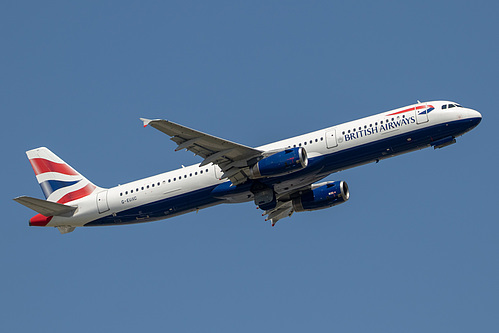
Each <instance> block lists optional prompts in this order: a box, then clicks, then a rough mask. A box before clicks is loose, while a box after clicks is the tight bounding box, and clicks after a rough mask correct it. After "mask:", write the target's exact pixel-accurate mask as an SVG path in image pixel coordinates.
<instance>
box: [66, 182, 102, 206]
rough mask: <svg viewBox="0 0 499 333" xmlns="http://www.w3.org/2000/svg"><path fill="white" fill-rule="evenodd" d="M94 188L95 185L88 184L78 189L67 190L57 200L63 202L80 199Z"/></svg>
mask: <svg viewBox="0 0 499 333" xmlns="http://www.w3.org/2000/svg"><path fill="white" fill-rule="evenodd" d="M95 188H96V187H95V185H92V184H88V185H87V186H85V187H83V188H81V189H79V190H76V191H73V192H69V193H68V194H66V195H65V196H63V197H62V198H60V199H59V200H57V202H58V203H61V204H64V203H66V202H70V201H73V200H77V199H81V198H83V197H86V196H87V195H90V194H91V193H92V192H93V191H94V190H95Z"/></svg>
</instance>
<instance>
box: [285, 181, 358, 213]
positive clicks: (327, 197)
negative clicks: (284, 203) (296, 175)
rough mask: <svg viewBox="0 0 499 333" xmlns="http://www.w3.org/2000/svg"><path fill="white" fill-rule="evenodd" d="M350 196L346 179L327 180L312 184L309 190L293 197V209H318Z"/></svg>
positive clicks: (298, 210)
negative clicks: (324, 182)
mask: <svg viewBox="0 0 499 333" xmlns="http://www.w3.org/2000/svg"><path fill="white" fill-rule="evenodd" d="M349 198H350V192H349V190H348V185H347V183H346V182H344V181H337V182H327V183H326V184H324V185H323V184H317V185H315V186H314V185H312V187H311V189H310V190H309V191H306V192H303V193H302V194H301V195H300V196H299V197H298V198H294V199H293V209H294V210H295V211H296V212H303V211H306V210H308V211H310V210H318V209H324V208H329V207H333V206H336V205H339V204H340V203H343V202H345V201H347V200H348V199H349Z"/></svg>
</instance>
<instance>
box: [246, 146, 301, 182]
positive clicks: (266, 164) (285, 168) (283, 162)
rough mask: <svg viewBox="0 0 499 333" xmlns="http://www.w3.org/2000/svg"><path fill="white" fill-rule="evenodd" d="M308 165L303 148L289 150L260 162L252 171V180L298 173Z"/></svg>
mask: <svg viewBox="0 0 499 333" xmlns="http://www.w3.org/2000/svg"><path fill="white" fill-rule="evenodd" d="M307 165H308V158H307V152H306V151H305V149H304V148H303V147H296V148H289V149H285V150H283V151H280V152H278V153H275V154H272V155H270V156H268V157H265V158H264V159H262V160H260V161H259V162H258V163H256V164H255V165H254V166H253V167H252V168H251V169H250V178H251V179H258V178H263V177H276V176H282V175H286V174H288V173H292V172H296V171H299V170H302V169H304V168H306V167H307Z"/></svg>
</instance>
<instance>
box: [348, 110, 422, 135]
mask: <svg viewBox="0 0 499 333" xmlns="http://www.w3.org/2000/svg"><path fill="white" fill-rule="evenodd" d="M415 122H416V117H414V116H412V117H408V118H403V119H398V120H394V121H391V122H386V123H385V124H381V125H379V126H375V127H369V128H366V129H363V130H360V131H356V132H354V133H348V134H345V141H350V140H355V139H358V138H362V137H365V136H369V135H372V134H376V133H382V132H385V131H390V130H394V129H396V128H398V127H402V126H405V125H409V124H414V123H415Z"/></svg>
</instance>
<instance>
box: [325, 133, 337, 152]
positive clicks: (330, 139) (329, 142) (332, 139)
mask: <svg viewBox="0 0 499 333" xmlns="http://www.w3.org/2000/svg"><path fill="white" fill-rule="evenodd" d="M326 146H327V147H328V148H334V147H336V146H338V141H337V140H336V129H334V128H333V129H330V130H327V131H326Z"/></svg>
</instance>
